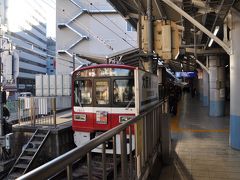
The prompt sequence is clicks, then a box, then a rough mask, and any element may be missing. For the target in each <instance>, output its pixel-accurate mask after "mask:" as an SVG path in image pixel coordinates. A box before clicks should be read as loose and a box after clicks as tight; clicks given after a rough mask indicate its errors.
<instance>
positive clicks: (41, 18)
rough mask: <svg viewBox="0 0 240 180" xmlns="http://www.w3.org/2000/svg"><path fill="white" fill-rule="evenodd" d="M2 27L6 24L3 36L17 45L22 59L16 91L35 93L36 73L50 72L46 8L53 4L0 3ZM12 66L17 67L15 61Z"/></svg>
mask: <svg viewBox="0 0 240 180" xmlns="http://www.w3.org/2000/svg"><path fill="white" fill-rule="evenodd" d="M0 3H1V7H0V11H1V12H0V14H1V24H4V25H6V31H5V33H4V36H5V37H6V38H8V39H9V40H11V41H12V43H13V44H14V45H15V47H16V50H17V52H18V56H19V66H18V68H15V69H16V70H15V71H16V72H15V73H18V76H17V77H16V79H13V82H16V83H15V84H16V91H29V92H32V93H34V84H35V80H34V79H35V74H39V73H41V74H45V73H47V61H46V60H47V51H46V49H47V38H46V28H47V27H46V23H47V14H48V13H47V8H49V6H54V1H44V0H40V1H30V0H19V1H14V0H1V1H0ZM12 66H13V67H14V66H16V62H15V61H13V64H12Z"/></svg>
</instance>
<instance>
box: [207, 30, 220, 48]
mask: <svg viewBox="0 0 240 180" xmlns="http://www.w3.org/2000/svg"><path fill="white" fill-rule="evenodd" d="M219 29H220V28H219V26H216V27H215V29H214V32H213V35H214V36H216V35H217V33H218V31H219ZM212 43H213V39H211V40H210V42H209V43H208V47H211V46H212Z"/></svg>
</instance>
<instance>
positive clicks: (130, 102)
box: [125, 98, 134, 109]
mask: <svg viewBox="0 0 240 180" xmlns="http://www.w3.org/2000/svg"><path fill="white" fill-rule="evenodd" d="M133 99H134V98H132V99H131V100H130V101H129V102H128V104H127V106H126V108H125V109H128V108H129V106H130V105H131V104H132V102H133Z"/></svg>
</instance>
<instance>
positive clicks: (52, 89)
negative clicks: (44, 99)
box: [49, 75, 57, 96]
mask: <svg viewBox="0 0 240 180" xmlns="http://www.w3.org/2000/svg"><path fill="white" fill-rule="evenodd" d="M49 80H50V90H49V95H50V96H56V94H57V88H56V84H57V83H56V80H57V79H56V75H49Z"/></svg>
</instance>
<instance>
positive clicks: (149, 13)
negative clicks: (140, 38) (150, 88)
mask: <svg viewBox="0 0 240 180" xmlns="http://www.w3.org/2000/svg"><path fill="white" fill-rule="evenodd" d="M147 17H148V24H147V33H148V53H149V54H151V53H152V52H153V23H152V0H147ZM152 68H153V67H152V59H151V57H149V59H148V63H147V67H145V69H146V70H147V71H149V72H152V71H153V69H152Z"/></svg>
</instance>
